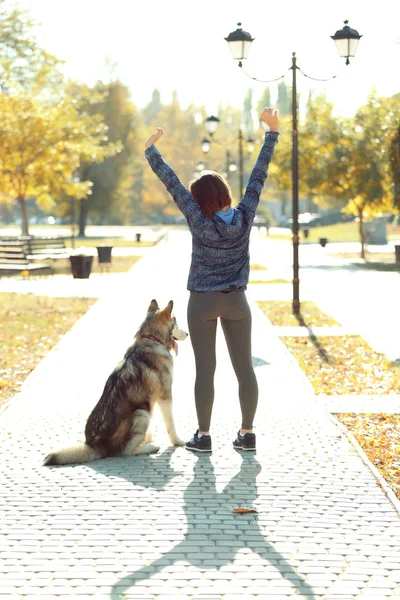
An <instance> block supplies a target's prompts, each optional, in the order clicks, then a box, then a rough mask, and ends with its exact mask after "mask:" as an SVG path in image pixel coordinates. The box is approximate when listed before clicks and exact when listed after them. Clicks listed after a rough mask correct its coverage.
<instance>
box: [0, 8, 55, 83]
mask: <svg viewBox="0 0 400 600" xmlns="http://www.w3.org/2000/svg"><path fill="white" fill-rule="evenodd" d="M36 28H37V26H36V24H35V22H34V21H33V19H32V18H31V17H30V15H29V12H28V11H26V10H23V9H21V8H20V7H18V5H14V6H13V5H10V3H9V2H8V1H7V0H0V80H1V83H0V88H1V91H2V92H3V93H12V92H14V93H15V91H16V90H20V89H22V90H23V91H25V92H28V91H31V92H33V93H34V94H38V93H40V92H41V91H42V90H43V88H44V87H45V86H46V87H47V88H49V87H50V86H52V87H56V86H58V85H59V84H60V82H61V81H62V75H61V73H60V71H59V67H60V65H61V61H59V60H58V59H57V58H56V57H55V56H53V55H52V54H50V53H49V52H47V51H46V50H44V49H43V48H41V47H40V46H39V45H38V44H37V42H36V40H35V35H34V34H35V30H36Z"/></svg>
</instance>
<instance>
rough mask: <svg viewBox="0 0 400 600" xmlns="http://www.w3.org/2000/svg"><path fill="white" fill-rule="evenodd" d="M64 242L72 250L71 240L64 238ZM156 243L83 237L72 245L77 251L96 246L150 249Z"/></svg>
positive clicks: (76, 239)
mask: <svg viewBox="0 0 400 600" xmlns="http://www.w3.org/2000/svg"><path fill="white" fill-rule="evenodd" d="M64 242H65V245H66V247H67V248H72V240H71V238H64ZM156 244H157V242H156V241H152V242H150V241H141V242H137V241H136V240H135V241H133V240H129V239H126V238H104V237H84V238H75V241H74V245H75V248H76V249H78V248H80V247H81V246H85V247H86V248H96V247H97V246H112V247H113V248H150V247H151V246H155V245H156Z"/></svg>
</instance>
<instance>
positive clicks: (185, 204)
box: [144, 127, 204, 224]
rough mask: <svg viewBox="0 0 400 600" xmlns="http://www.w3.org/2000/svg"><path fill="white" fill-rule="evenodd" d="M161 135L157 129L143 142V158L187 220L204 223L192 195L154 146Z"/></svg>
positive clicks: (160, 128)
mask: <svg viewBox="0 0 400 600" xmlns="http://www.w3.org/2000/svg"><path fill="white" fill-rule="evenodd" d="M163 135H164V130H163V129H162V127H157V131H155V132H154V133H153V134H152V135H151V136H150V137H149V138H148V139H147V140H146V142H145V145H144V147H145V156H146V158H147V160H148V162H149V165H150V167H151V169H152V170H153V171H154V173H155V174H156V175H157V177H158V178H159V180H160V181H161V182H162V183H163V184H164V185H165V187H166V188H167V190H168V192H169V193H170V194H171V196H172V198H173V199H174V202H175V204H176V205H177V207H178V208H179V210H180V211H181V212H182V213H183V214H184V215H185V217H186V218H187V219H188V220H192V221H193V222H196V224H199V222H200V221H201V222H202V221H204V215H203V213H202V211H201V209H200V208H199V206H198V205H197V204H196V202H195V201H194V200H193V197H192V194H191V193H190V192H189V190H188V189H186V188H185V186H184V185H183V183H182V182H181V181H180V179H179V177H178V176H177V175H176V173H175V171H174V170H173V169H172V168H171V167H170V166H169V165H168V164H167V163H166V162H165V160H164V159H163V158H162V156H161V154H160V153H159V151H158V150H157V148H156V147H155V145H154V144H155V143H156V142H157V141H158V140H159V139H160V138H161V137H162V136H163Z"/></svg>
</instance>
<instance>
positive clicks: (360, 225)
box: [358, 210, 365, 259]
mask: <svg viewBox="0 0 400 600" xmlns="http://www.w3.org/2000/svg"><path fill="white" fill-rule="evenodd" d="M358 230H359V233H360V242H361V258H363V259H365V229H364V221H363V212H362V210H360V211H359V213H358Z"/></svg>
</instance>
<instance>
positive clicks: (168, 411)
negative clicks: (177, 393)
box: [158, 395, 185, 446]
mask: <svg viewBox="0 0 400 600" xmlns="http://www.w3.org/2000/svg"><path fill="white" fill-rule="evenodd" d="M158 406H159V407H160V411H161V415H162V418H163V420H164V423H165V427H166V430H167V433H168V435H169V439H170V441H171V444H172V445H173V446H184V445H185V442H184V441H183V440H181V439H180V438H179V436H178V434H177V433H176V429H175V422H174V415H173V412H172V395H170V396H169V397H168V398H162V399H160V400H159V401H158Z"/></svg>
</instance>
